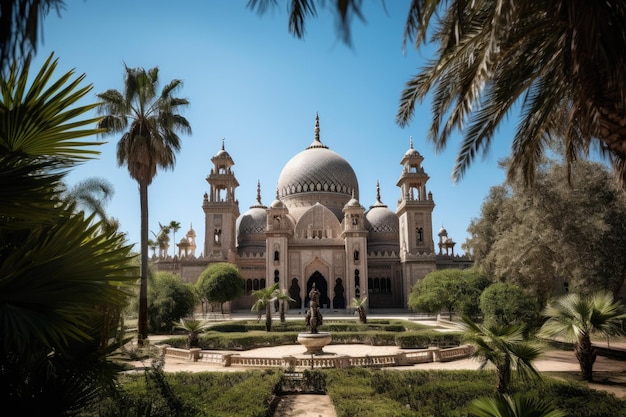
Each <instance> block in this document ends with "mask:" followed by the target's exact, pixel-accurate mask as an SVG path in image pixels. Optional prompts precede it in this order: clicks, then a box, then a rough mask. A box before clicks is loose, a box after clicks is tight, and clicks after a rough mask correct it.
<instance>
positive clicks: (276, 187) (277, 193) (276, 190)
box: [276, 187, 278, 200]
mask: <svg viewBox="0 0 626 417" xmlns="http://www.w3.org/2000/svg"><path fill="white" fill-rule="evenodd" d="M276 200H278V187H276Z"/></svg>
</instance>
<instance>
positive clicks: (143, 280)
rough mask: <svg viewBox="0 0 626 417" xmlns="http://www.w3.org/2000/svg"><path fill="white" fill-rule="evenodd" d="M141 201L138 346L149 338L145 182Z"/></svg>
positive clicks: (140, 185) (142, 185)
mask: <svg viewBox="0 0 626 417" xmlns="http://www.w3.org/2000/svg"><path fill="white" fill-rule="evenodd" d="M139 201H140V203H139V207H140V210H141V232H140V233H141V242H140V245H141V249H140V250H141V274H140V283H139V317H138V320H137V339H138V340H137V344H138V345H140V346H142V345H143V342H144V340H145V339H147V338H148V184H146V183H144V182H139Z"/></svg>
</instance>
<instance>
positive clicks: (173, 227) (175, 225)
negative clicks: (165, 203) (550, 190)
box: [167, 220, 180, 255]
mask: <svg viewBox="0 0 626 417" xmlns="http://www.w3.org/2000/svg"><path fill="white" fill-rule="evenodd" d="M167 227H168V228H169V230H171V231H172V243H173V244H174V245H173V246H174V255H176V232H178V231H179V230H180V222H177V221H176V220H172V221H170V224H168V225H167Z"/></svg>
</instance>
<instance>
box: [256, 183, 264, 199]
mask: <svg viewBox="0 0 626 417" xmlns="http://www.w3.org/2000/svg"><path fill="white" fill-rule="evenodd" d="M256 201H257V203H259V205H262V204H263V203H261V180H257V183H256Z"/></svg>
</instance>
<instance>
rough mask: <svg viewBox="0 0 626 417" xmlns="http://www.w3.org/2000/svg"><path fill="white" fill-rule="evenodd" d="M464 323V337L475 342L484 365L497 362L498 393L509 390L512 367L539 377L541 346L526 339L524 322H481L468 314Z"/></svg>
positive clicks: (521, 374) (478, 356) (476, 350)
mask: <svg viewBox="0 0 626 417" xmlns="http://www.w3.org/2000/svg"><path fill="white" fill-rule="evenodd" d="M463 323H464V326H463V329H464V333H463V339H464V341H465V342H467V343H470V344H471V345H473V346H474V352H473V353H472V356H473V357H475V358H478V359H479V360H480V361H481V365H480V367H481V369H483V368H485V367H486V366H487V364H489V363H491V364H492V365H493V366H495V368H496V375H497V378H498V382H497V385H496V389H497V390H498V392H499V393H501V394H505V393H507V392H508V389H509V385H510V382H511V371H512V369H516V370H517V372H518V374H519V375H520V376H521V377H522V378H525V379H527V378H529V377H536V378H539V373H538V372H537V370H536V369H535V367H534V366H533V362H534V361H535V360H536V359H537V358H538V357H539V356H540V355H541V353H542V349H541V347H539V346H538V345H537V344H534V343H532V342H529V341H527V340H525V339H524V326H522V325H518V324H513V325H508V326H500V325H497V324H494V323H487V324H485V325H478V324H476V323H474V322H473V321H472V320H470V319H469V318H468V317H466V316H464V317H463Z"/></svg>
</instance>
